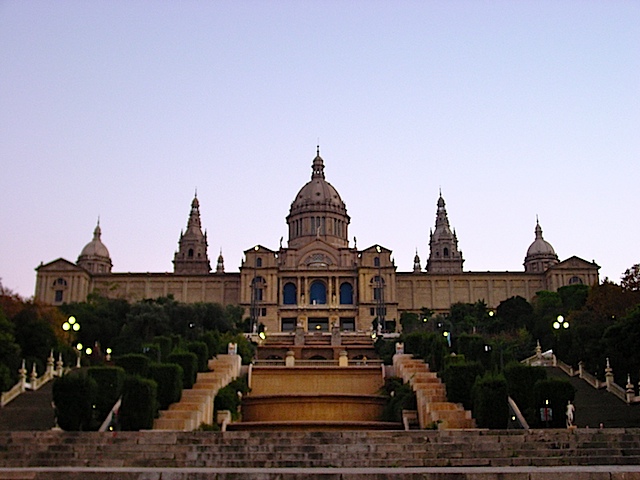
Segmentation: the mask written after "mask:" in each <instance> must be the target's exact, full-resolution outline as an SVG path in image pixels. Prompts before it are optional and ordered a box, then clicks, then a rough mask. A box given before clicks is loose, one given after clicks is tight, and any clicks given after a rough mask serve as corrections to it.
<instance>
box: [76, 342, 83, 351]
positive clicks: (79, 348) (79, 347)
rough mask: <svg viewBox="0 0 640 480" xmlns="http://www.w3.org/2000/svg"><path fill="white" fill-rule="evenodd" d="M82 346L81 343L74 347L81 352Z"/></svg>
mask: <svg viewBox="0 0 640 480" xmlns="http://www.w3.org/2000/svg"><path fill="white" fill-rule="evenodd" d="M82 346H83V345H82V344H81V343H78V345H76V348H77V349H78V350H79V351H82Z"/></svg>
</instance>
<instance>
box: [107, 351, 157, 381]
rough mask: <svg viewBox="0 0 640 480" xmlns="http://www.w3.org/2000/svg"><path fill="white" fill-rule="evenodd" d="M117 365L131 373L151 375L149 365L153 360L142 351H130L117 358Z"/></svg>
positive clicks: (143, 375)
mask: <svg viewBox="0 0 640 480" xmlns="http://www.w3.org/2000/svg"><path fill="white" fill-rule="evenodd" d="M114 363H115V364H116V366H118V367H122V368H124V371H125V372H127V373H128V374H129V375H140V376H141V377H148V376H149V365H150V364H151V360H149V357H147V356H146V355H143V354H142V353H128V354H126V355H121V356H119V357H117V358H116V359H115V362H114Z"/></svg>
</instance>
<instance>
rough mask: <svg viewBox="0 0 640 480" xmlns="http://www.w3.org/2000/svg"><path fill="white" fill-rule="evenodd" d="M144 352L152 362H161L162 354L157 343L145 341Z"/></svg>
mask: <svg viewBox="0 0 640 480" xmlns="http://www.w3.org/2000/svg"><path fill="white" fill-rule="evenodd" d="M142 353H143V354H144V355H145V357H147V358H148V359H149V361H151V362H158V363H159V362H161V361H162V355H161V353H160V345H158V344H157V343H144V344H143V345H142Z"/></svg>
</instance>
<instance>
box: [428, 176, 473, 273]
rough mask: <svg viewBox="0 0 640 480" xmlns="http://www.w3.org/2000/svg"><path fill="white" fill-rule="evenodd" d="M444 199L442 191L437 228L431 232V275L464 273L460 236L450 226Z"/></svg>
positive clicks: (437, 211)
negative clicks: (459, 248)
mask: <svg viewBox="0 0 640 480" xmlns="http://www.w3.org/2000/svg"><path fill="white" fill-rule="evenodd" d="M445 205H446V203H445V201H444V198H443V197H442V189H441V188H440V189H439V196H438V201H437V209H436V228H435V230H433V231H430V240H429V247H430V250H431V251H430V253H429V259H428V260H427V271H428V272H430V273H459V272H462V264H463V262H464V260H463V258H462V252H461V251H459V250H458V236H457V235H456V233H455V230H454V231H453V232H452V231H451V228H450V226H449V217H448V215H447V209H446V208H445Z"/></svg>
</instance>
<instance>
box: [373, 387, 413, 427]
mask: <svg viewBox="0 0 640 480" xmlns="http://www.w3.org/2000/svg"><path fill="white" fill-rule="evenodd" d="M383 392H384V393H385V395H386V396H387V403H386V405H385V406H384V410H383V411H382V420H383V421H385V422H402V410H415V409H417V408H418V406H417V400H416V394H415V392H414V391H413V389H412V388H411V385H409V384H408V383H402V379H401V378H399V377H389V378H387V379H386V380H385V383H384V387H383Z"/></svg>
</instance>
